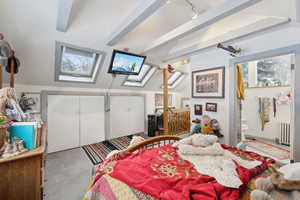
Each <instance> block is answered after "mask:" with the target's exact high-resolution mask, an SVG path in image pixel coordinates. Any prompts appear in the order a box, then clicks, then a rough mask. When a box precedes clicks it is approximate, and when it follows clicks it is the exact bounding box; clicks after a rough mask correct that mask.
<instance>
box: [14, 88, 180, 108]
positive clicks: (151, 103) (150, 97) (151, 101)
mask: <svg viewBox="0 0 300 200" xmlns="http://www.w3.org/2000/svg"><path fill="white" fill-rule="evenodd" d="M15 88H16V91H17V93H18V94H20V93H21V92H41V91H42V90H49V91H76V92H108V91H109V92H110V93H134V94H144V95H145V96H146V114H153V113H154V111H155V94H156V93H161V92H162V91H137V90H121V89H111V90H108V89H96V88H76V87H55V86H40V85H23V84H16V86H15ZM170 94H172V95H173V101H172V106H173V107H176V108H180V103H181V102H180V99H181V94H180V93H175V92H170Z"/></svg>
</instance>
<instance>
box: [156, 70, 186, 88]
mask: <svg viewBox="0 0 300 200" xmlns="http://www.w3.org/2000/svg"><path fill="white" fill-rule="evenodd" d="M183 79H184V73H182V72H178V71H177V72H173V73H171V75H170V76H169V79H168V87H169V88H170V89H174V88H176V87H177V86H178V84H179V83H180V82H181V81H182V80H183ZM161 88H163V85H162V86H161Z"/></svg>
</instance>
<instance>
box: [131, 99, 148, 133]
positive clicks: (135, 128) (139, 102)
mask: <svg viewBox="0 0 300 200" xmlns="http://www.w3.org/2000/svg"><path fill="white" fill-rule="evenodd" d="M128 102H129V104H128V110H129V118H128V119H129V122H128V126H129V131H130V132H129V133H130V134H133V133H142V132H144V131H145V120H146V119H145V112H144V98H143V97H140V96H132V97H130V98H129V99H128Z"/></svg>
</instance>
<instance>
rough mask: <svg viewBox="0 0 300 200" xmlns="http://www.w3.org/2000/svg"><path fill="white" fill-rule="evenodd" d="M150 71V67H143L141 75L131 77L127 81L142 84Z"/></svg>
mask: <svg viewBox="0 0 300 200" xmlns="http://www.w3.org/2000/svg"><path fill="white" fill-rule="evenodd" d="M150 69H151V66H150V65H148V64H144V65H143V66H142V69H141V71H140V73H139V75H129V76H128V78H127V80H128V81H138V82H141V81H142V80H143V78H144V77H145V75H146V74H147V73H148V72H149V70H150Z"/></svg>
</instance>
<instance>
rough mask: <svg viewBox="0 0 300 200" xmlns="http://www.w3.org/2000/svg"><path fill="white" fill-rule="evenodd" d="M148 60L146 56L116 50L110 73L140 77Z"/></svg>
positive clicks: (112, 58)
mask: <svg viewBox="0 0 300 200" xmlns="http://www.w3.org/2000/svg"><path fill="white" fill-rule="evenodd" d="M145 60H146V56H142V55H137V54H133V53H128V52H125V51H120V50H114V51H113V54H112V57H111V61H110V66H109V69H108V73H112V74H125V75H138V74H139V73H140V71H141V69H142V66H143V64H144V62H145Z"/></svg>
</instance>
